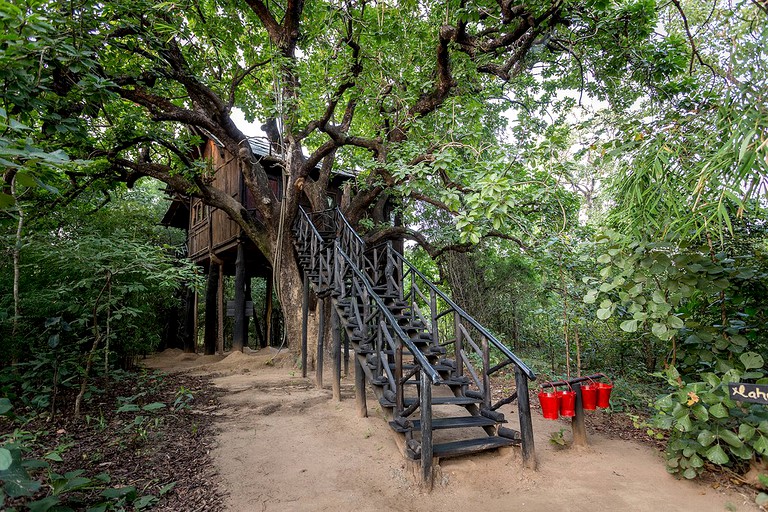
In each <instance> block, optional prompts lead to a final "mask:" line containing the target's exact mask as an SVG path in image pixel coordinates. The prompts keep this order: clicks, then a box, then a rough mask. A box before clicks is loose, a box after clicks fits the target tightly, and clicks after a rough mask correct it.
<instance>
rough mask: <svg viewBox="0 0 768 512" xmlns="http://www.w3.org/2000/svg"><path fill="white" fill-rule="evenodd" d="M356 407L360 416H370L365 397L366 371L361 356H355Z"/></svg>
mask: <svg viewBox="0 0 768 512" xmlns="http://www.w3.org/2000/svg"><path fill="white" fill-rule="evenodd" d="M354 359H355V407H356V408H357V416H358V417H359V418H367V417H368V404H367V403H366V398H365V371H364V370H363V365H362V363H361V362H360V358H359V357H355V358H354Z"/></svg>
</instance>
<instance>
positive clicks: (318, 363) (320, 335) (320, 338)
mask: <svg viewBox="0 0 768 512" xmlns="http://www.w3.org/2000/svg"><path fill="white" fill-rule="evenodd" d="M317 310H318V312H317V314H318V316H319V322H318V324H319V327H318V330H317V357H316V358H315V386H317V388H318V389H323V345H324V344H325V343H324V341H325V299H320V300H319V301H317Z"/></svg>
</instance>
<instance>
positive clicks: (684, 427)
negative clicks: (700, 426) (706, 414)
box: [675, 414, 693, 432]
mask: <svg viewBox="0 0 768 512" xmlns="http://www.w3.org/2000/svg"><path fill="white" fill-rule="evenodd" d="M675 428H676V429H677V430H679V431H681V432H690V431H691V429H692V428H693V424H692V423H691V417H690V416H689V415H688V414H686V415H685V416H683V417H682V418H680V419H679V420H677V424H675Z"/></svg>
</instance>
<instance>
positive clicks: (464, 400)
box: [379, 396, 483, 407]
mask: <svg viewBox="0 0 768 512" xmlns="http://www.w3.org/2000/svg"><path fill="white" fill-rule="evenodd" d="M417 401H418V400H417V399H416V398H406V399H405V402H404V403H405V406H406V407H409V406H411V405H413V404H414V403H416V402H417ZM379 403H381V405H382V406H383V407H394V406H395V403H394V402H392V401H389V400H387V399H386V398H385V399H383V400H379ZM481 403H483V401H482V400H480V399H479V398H472V397H469V396H434V397H432V405H473V404H481Z"/></svg>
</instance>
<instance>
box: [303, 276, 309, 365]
mask: <svg viewBox="0 0 768 512" xmlns="http://www.w3.org/2000/svg"><path fill="white" fill-rule="evenodd" d="M308 316H309V277H307V273H306V272H304V290H303V291H302V297H301V376H302V377H304V378H306V376H307V322H308Z"/></svg>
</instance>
